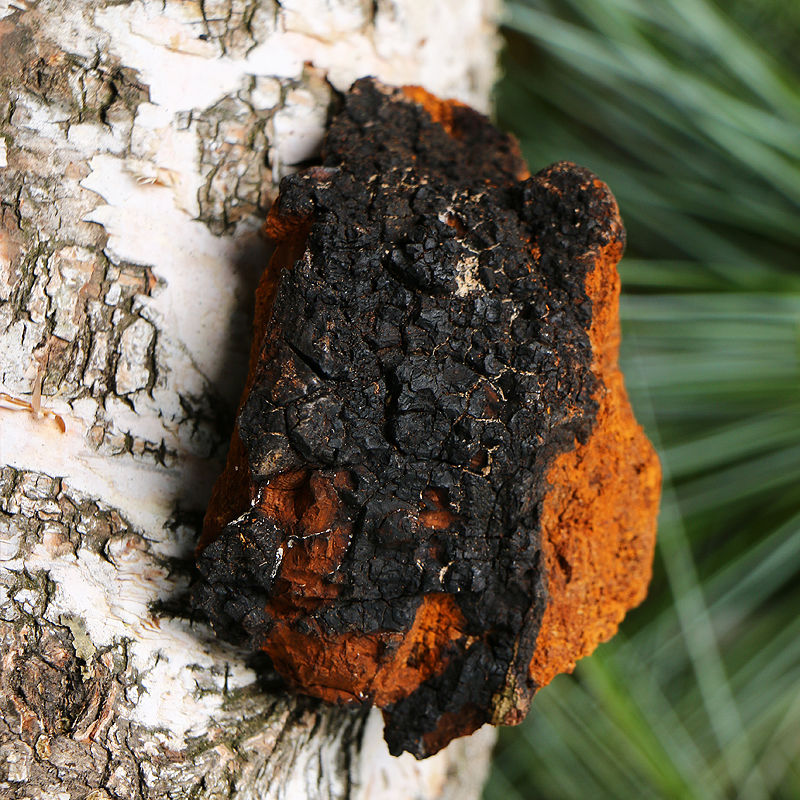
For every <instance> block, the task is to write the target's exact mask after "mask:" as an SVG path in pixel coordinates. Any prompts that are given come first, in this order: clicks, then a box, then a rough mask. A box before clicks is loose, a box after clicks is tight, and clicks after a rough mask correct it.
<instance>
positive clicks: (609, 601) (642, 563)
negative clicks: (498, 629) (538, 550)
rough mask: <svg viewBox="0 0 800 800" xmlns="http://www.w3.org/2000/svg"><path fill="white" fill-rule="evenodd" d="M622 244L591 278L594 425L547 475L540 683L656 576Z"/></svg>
mask: <svg viewBox="0 0 800 800" xmlns="http://www.w3.org/2000/svg"><path fill="white" fill-rule="evenodd" d="M621 251H622V245H621V243H620V242H618V241H615V242H612V243H611V244H610V245H607V246H606V247H605V248H603V250H602V251H601V252H600V253H599V254H598V256H597V258H596V261H595V265H594V269H593V270H592V271H591V272H590V274H589V275H588V278H587V293H588V294H589V297H590V298H591V300H592V304H593V309H594V313H593V318H592V325H591V328H590V331H589V337H590V340H591V343H592V349H593V354H594V363H593V367H592V369H593V371H594V373H595V374H596V375H597V377H598V378H599V383H600V387H601V388H600V389H599V390H598V393H597V394H596V396H595V399H596V401H597V402H598V404H599V408H598V411H597V418H596V423H595V428H594V430H593V432H592V435H591V437H590V438H589V440H588V441H587V442H586V443H585V444H580V443H577V446H576V448H575V449H574V450H572V451H570V452H567V453H563V454H562V455H560V456H559V457H558V458H557V459H556V460H555V462H554V463H553V465H552V467H551V468H550V470H549V472H548V476H547V477H548V482H549V483H550V485H551V487H552V488H551V489H550V490H549V491H548V493H547V495H546V497H545V500H544V507H543V513H542V548H543V551H544V555H545V561H546V565H547V576H548V593H549V598H548V602H547V607H546V610H545V612H544V618H543V620H542V625H541V628H540V631H539V635H538V638H537V642H536V650H535V652H534V656H533V660H532V662H531V666H530V674H531V677H532V678H533V679H534V680H535V681H536V683H537V684H538V686H539V687H542V686H545V685H546V684H547V683H549V682H550V681H551V680H552V679H553V678H554V677H555V676H556V675H558V674H559V673H561V672H571V671H572V669H573V668H574V667H575V662H576V661H577V660H578V659H579V658H582V657H583V656H586V655H588V654H589V653H591V652H592V651H593V650H594V649H595V647H596V646H597V645H598V644H599V643H601V642H604V641H606V640H607V639H609V638H610V637H611V636H613V634H614V633H615V632H616V630H617V627H618V625H619V623H620V622H621V620H622V618H623V617H624V615H625V613H626V611H628V610H629V609H630V608H632V607H634V606H636V605H637V604H638V603H640V602H641V601H642V600H643V599H644V596H645V594H646V592H647V584H648V582H649V580H650V574H651V564H652V559H653V549H654V546H655V533H656V515H657V511H658V502H659V495H660V486H661V470H660V466H659V462H658V457H657V456H656V453H655V451H654V450H653V447H652V445H651V444H650V442H649V441H648V440H647V438H646V437H645V435H644V432H643V431H642V429H641V427H640V426H639V425H638V423H637V422H636V420H635V419H634V417H633V412H632V410H631V407H630V403H629V401H628V396H627V394H626V392H625V385H624V382H623V378H622V373H621V372H620V370H619V367H618V366H617V356H618V352H619V338H620V333H619V276H618V274H617V270H616V263H617V261H618V260H619V257H620V255H621Z"/></svg>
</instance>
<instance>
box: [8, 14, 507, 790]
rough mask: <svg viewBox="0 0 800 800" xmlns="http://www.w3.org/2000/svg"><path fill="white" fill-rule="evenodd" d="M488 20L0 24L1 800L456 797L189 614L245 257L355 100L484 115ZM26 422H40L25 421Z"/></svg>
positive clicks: (147, 17)
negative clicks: (335, 113) (411, 92)
mask: <svg viewBox="0 0 800 800" xmlns="http://www.w3.org/2000/svg"><path fill="white" fill-rule="evenodd" d="M494 12H495V8H494V3H493V2H491V0H466V2H465V1H464V0H440V2H437V3H418V2H413V1H412V0H377V2H369V0H282V1H281V2H280V3H278V2H272V1H271V0H257V1H251V0H202V2H199V1H197V0H195V1H193V0H164V2H159V3H131V2H124V1H123V2H118V1H117V0H74V1H72V2H67V3H65V2H55V1H54V0H52V1H51V0H39V1H38V2H37V1H36V0H14V2H13V4H10V3H8V2H6V1H5V0H0V384H1V385H0V463H1V464H2V470H1V471H0V651H1V652H0V796H2V797H3V798H6V797H9V798H27V797H30V798H59V800H66V798H85V797H91V798H93V800H105V799H106V798H109V797H111V798H125V800H129V798H134V799H135V800H139V799H142V798H172V800H178V799H179V798H186V797H192V798H256V797H257V798H259V800H261V799H262V798H304V797H308V798H351V799H352V800H355V798H378V797H386V798H392V799H394V798H399V799H400V800H402V798H406V797H414V798H417V797H424V798H440V797H459V798H471V797H477V796H478V794H479V792H480V786H481V783H482V779H483V775H484V774H485V769H486V764H487V759H488V755H489V751H490V748H491V742H492V739H491V736H489V735H485V736H484V735H483V734H481V737H482V738H477V739H472V740H470V741H469V742H466V743H465V744H464V745H463V746H462V745H459V746H458V747H456V748H448V750H446V751H445V752H444V753H442V757H441V758H438V757H437V759H436V760H433V761H432V762H424V763H422V764H418V763H417V762H416V761H415V760H414V759H413V758H411V757H410V756H407V757H405V758H403V759H392V758H391V757H390V756H389V755H388V751H387V750H386V747H385V745H384V743H383V740H382V738H381V735H380V727H381V723H380V716H379V715H378V716H377V717H376V716H375V715H374V714H373V715H365V714H363V713H361V712H360V711H358V710H356V711H351V710H342V709H337V708H333V707H329V706H326V705H324V704H322V703H319V702H318V701H312V700H308V699H305V700H302V699H300V700H298V699H294V698H291V697H288V696H287V695H286V693H285V692H284V691H283V690H280V691H276V690H275V689H274V687H273V686H272V685H271V684H269V685H268V684H267V683H265V682H259V680H258V677H257V676H258V672H257V671H256V670H255V669H254V668H253V665H252V664H251V662H250V660H249V659H250V655H249V653H247V652H246V651H244V650H242V649H239V648H236V647H232V646H229V645H226V644H225V643H223V642H220V641H219V640H218V639H217V637H216V636H214V634H213V632H212V631H211V630H210V629H209V628H208V626H207V625H205V624H203V623H201V622H198V621H194V620H192V619H191V617H190V616H189V615H188V612H187V607H188V597H187V586H188V583H189V576H190V575H191V573H192V564H193V557H192V551H193V549H194V546H195V544H196V541H197V537H198V535H199V528H200V523H201V520H202V515H203V512H204V511H205V508H206V506H207V504H208V499H209V495H210V490H211V486H212V483H213V480H214V478H215V477H216V476H217V475H218V474H219V472H220V470H221V469H222V466H223V463H224V459H225V453H226V451H227V447H228V441H229V439H230V430H231V426H232V424H233V418H234V413H235V409H236V404H237V402H238V396H239V393H240V391H241V386H242V383H243V381H244V377H245V374H246V368H247V351H248V348H249V340H250V326H251V321H252V320H251V314H252V304H253V294H254V288H255V284H256V283H257V280H258V275H259V274H260V272H261V270H262V268H263V263H264V261H265V259H266V245H265V243H264V242H263V240H262V239H261V237H260V236H259V235H258V228H259V226H260V225H261V224H262V223H263V219H264V216H265V214H266V213H267V210H268V208H269V206H270V204H271V202H272V200H273V199H274V197H275V193H276V192H275V189H276V186H277V182H278V180H279V179H280V178H281V177H282V176H283V175H285V174H286V173H287V172H290V171H291V170H292V169H294V168H295V167H293V166H292V165H296V164H298V163H302V162H304V161H306V160H307V159H309V158H313V157H315V156H316V155H317V153H318V147H319V143H320V140H321V137H322V134H323V130H324V127H325V124H326V121H327V119H328V114H329V107H330V106H331V103H332V102H333V101H335V100H336V96H337V93H338V92H343V91H345V90H346V89H347V87H348V86H349V85H350V84H351V83H352V82H353V80H355V79H356V78H358V77H360V76H361V75H363V74H375V75H379V76H381V77H382V78H383V79H384V80H387V81H390V82H394V83H406V82H412V83H420V84H423V85H425V86H427V87H429V88H430V89H432V90H435V91H437V92H440V93H443V94H446V95H452V96H456V97H459V98H460V99H462V100H464V101H465V102H469V103H471V104H477V105H478V106H479V107H482V108H486V105H487V102H488V95H489V89H490V87H491V83H492V81H493V79H494V59H495V30H494V26H493V20H492V16H493V14H494ZM26 404H27V406H33V407H34V408H36V407H38V408H40V409H41V408H44V409H45V410H50V411H52V412H54V413H58V414H59V415H60V418H61V419H62V420H63V422H64V425H65V427H66V431H65V432H64V433H62V432H61V430H60V428H59V425H58V424H57V423H58V420H57V419H56V418H55V417H53V416H42V415H39V416H36V415H35V414H33V413H31V412H30V411H29V410H28V409H27V408H26Z"/></svg>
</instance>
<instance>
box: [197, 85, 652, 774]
mask: <svg viewBox="0 0 800 800" xmlns="http://www.w3.org/2000/svg"><path fill="white" fill-rule="evenodd" d="M266 231H267V233H268V235H269V236H270V237H271V238H272V239H273V240H274V241H275V243H276V250H275V253H274V255H273V257H272V260H271V262H270V264H269V266H268V267H267V269H266V271H265V273H264V275H263V278H262V280H261V283H260V285H259V288H258V293H257V299H256V303H257V310H256V323H255V340H254V344H253V349H252V354H251V361H250V371H249V375H248V380H247V386H246V388H245V392H244V396H243V400H242V404H241V407H240V411H239V416H238V420H237V424H236V428H235V431H234V434H233V440H232V443H231V449H230V454H229V457H228V463H227V467H226V469H225V472H224V473H223V475H222V476H221V477H220V479H219V480H218V482H217V484H216V486H215V489H214V494H213V498H212V501H211V505H210V507H209V509H208V513H207V516H206V520H205V526H204V531H203V535H202V538H201V541H200V544H199V547H198V556H197V563H198V567H199V570H200V573H201V575H202V582H201V583H200V584H199V586H198V587H197V588H196V590H195V603H196V605H197V606H198V607H199V608H200V609H201V610H202V611H203V612H204V613H205V615H206V616H207V618H208V619H209V620H210V622H211V624H212V625H213V626H214V627H215V628H216V629H217V630H218V631H219V632H220V633H221V634H223V635H226V636H228V637H233V638H235V639H237V640H239V641H244V642H246V643H248V644H249V646H250V647H252V648H256V649H260V650H263V651H265V652H266V653H267V654H268V655H269V656H270V657H271V659H272V662H273V664H274V666H275V668H276V669H277V670H278V671H279V672H280V673H281V675H283V676H284V678H285V679H286V680H287V681H288V682H289V684H290V685H291V686H293V687H294V688H296V690H297V691H299V692H303V693H306V694H309V695H313V696H315V697H319V698H322V699H324V700H327V701H330V702H334V703H346V704H374V705H377V706H379V707H380V708H382V709H383V712H384V716H385V723H386V724H385V736H386V740H387V742H388V744H389V748H390V750H391V752H393V753H395V754H398V753H400V752H402V751H410V752H412V753H413V754H415V755H416V756H417V757H420V758H421V757H425V756H428V755H430V754H432V753H435V752H436V751H438V750H439V749H441V748H442V747H444V746H445V745H446V744H447V743H448V742H449V741H450V740H452V739H453V738H455V737H457V736H462V735H465V734H468V733H470V732H472V731H473V730H475V729H476V728H478V727H479V726H481V725H483V724H484V723H486V722H491V723H493V724H500V723H506V724H509V723H510V724H513V723H516V722H519V721H521V720H522V719H523V717H524V716H525V714H526V712H527V709H528V707H529V705H530V702H531V699H532V697H533V695H534V694H535V692H536V691H537V690H538V689H539V688H541V687H542V686H544V685H545V684H546V683H547V682H548V681H550V679H551V678H552V677H553V676H554V675H556V674H557V673H559V672H563V671H568V670H570V669H572V667H573V666H574V664H575V661H576V659H578V658H580V657H581V656H584V655H587V654H588V653H589V652H591V651H592V650H593V649H594V647H595V646H596V645H597V644H598V643H599V642H602V641H604V640H606V639H607V638H609V637H610V636H611V635H612V634H613V633H614V632H615V630H616V628H617V625H618V624H619V622H620V620H621V619H622V617H623V615H624V614H625V612H626V610H627V609H629V608H631V607H632V606H634V605H636V604H637V603H639V602H640V601H641V600H642V598H643V597H644V594H645V591H646V586H647V582H648V580H649V576H650V570H651V561H652V556H653V546H654V537H655V517H656V511H657V505H658V497H659V483H660V476H659V466H658V461H657V459H656V456H655V454H654V451H653V449H652V447H651V446H650V444H649V442H648V441H647V439H646V438H645V436H644V434H643V433H642V430H641V428H640V427H639V426H638V425H637V423H636V421H635V420H634V418H633V415H632V413H631V410H630V406H629V404H628V400H627V397H626V394H625V389H624V386H623V382H622V376H621V374H620V372H619V369H618V367H617V347H618V341H619V324H618V316H617V305H618V295H619V280H618V277H617V273H616V269H615V264H616V262H617V261H618V259H619V257H620V255H621V253H622V248H623V243H624V236H625V234H624V230H623V227H622V223H621V221H620V217H619V214H618V210H617V205H616V202H615V201H614V198H613V196H612V195H611V193H610V191H609V190H608V188H607V187H606V186H605V184H603V183H602V182H601V181H600V180H598V179H597V178H596V177H595V176H594V175H592V174H591V173H590V172H588V171H587V170H585V169H583V168H581V167H578V166H575V165H574V164H569V163H559V164H554V165H553V166H550V167H548V168H547V169H545V170H542V171H541V172H539V173H537V174H535V175H531V174H530V173H529V172H528V170H527V168H526V166H525V164H524V162H523V161H522V159H521V156H520V154H519V151H518V148H517V146H516V143H515V142H514V140H513V139H512V138H511V137H509V136H506V135H504V134H502V133H500V132H498V131H497V130H496V129H495V128H494V127H493V126H492V125H491V124H490V123H489V121H488V120H487V119H486V118H485V117H483V116H482V115H480V114H478V113H477V112H475V111H473V110H472V109H470V108H468V107H466V106H464V105H461V104H459V103H457V102H452V101H446V102H445V101H440V100H438V99H437V98H435V97H433V96H432V95H429V94H428V93H427V92H425V91H424V90H422V89H419V88H415V87H405V88H402V89H395V88H390V87H387V86H383V85H381V84H379V83H378V82H376V81H374V80H371V79H364V80H361V81H358V82H357V83H356V84H355V85H354V86H353V87H352V89H351V90H350V92H349V93H348V94H347V95H346V97H345V98H344V103H343V107H342V108H341V110H340V111H339V113H338V115H337V116H336V117H335V119H334V120H333V122H332V124H331V126H330V129H329V131H328V133H327V137H326V139H325V144H324V152H323V162H322V166H317V167H312V168H310V169H306V170H304V171H301V172H299V173H297V174H295V175H292V176H290V177H287V178H285V179H284V180H283V182H282V183H281V189H280V195H279V197H278V198H277V200H276V201H275V204H274V206H273V207H272V210H271V211H270V213H269V216H268V219H267V222H266Z"/></svg>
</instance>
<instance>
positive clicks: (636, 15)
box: [485, 0, 800, 800]
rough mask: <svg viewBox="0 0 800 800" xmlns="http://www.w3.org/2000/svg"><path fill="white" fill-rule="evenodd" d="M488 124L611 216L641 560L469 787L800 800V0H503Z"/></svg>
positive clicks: (508, 793)
mask: <svg viewBox="0 0 800 800" xmlns="http://www.w3.org/2000/svg"><path fill="white" fill-rule="evenodd" d="M505 26H506V27H505V34H506V41H507V43H506V52H505V56H504V70H505V76H504V78H503V80H502V81H501V82H500V84H499V86H498V93H497V116H498V119H499V122H500V125H501V127H503V128H504V129H506V130H511V131H513V132H514V133H515V134H516V135H517V136H518V137H519V139H520V141H521V144H522V148H523V151H524V153H525V156H526V159H527V160H528V163H529V164H530V166H531V169H532V170H533V171H536V170H538V169H539V168H542V167H544V166H546V165H547V164H549V163H551V162H553V161H558V160H563V159H567V160H571V161H576V162H578V163H580V164H583V165H585V166H588V167H589V168H590V169H592V170H593V171H594V172H596V173H597V174H598V175H599V176H600V177H601V178H603V179H604V180H605V181H606V182H607V183H609V185H610V186H611V188H612V190H613V191H614V193H615V195H616V197H617V199H618V200H619V204H620V207H621V209H622V214H623V218H624V219H625V222H626V226H627V228H628V249H627V252H626V255H625V258H624V259H623V262H622V264H621V267H620V271H621V273H622V279H623V293H624V295H623V301H622V318H623V365H622V366H623V370H624V371H625V374H626V380H627V385H628V389H629V392H630V395H631V400H632V402H633V405H634V408H635V410H636V413H637V417H638V419H639V420H640V421H641V422H642V423H643V424H644V426H645V428H646V429H647V432H648V434H649V436H650V437H651V439H652V441H653V442H654V444H655V445H656V447H657V448H658V449H659V451H660V454H661V458H662V464H663V466H664V475H665V482H664V497H663V503H662V510H661V516H660V521H659V544H658V552H657V555H656V563H655V575H654V579H653V584H652V587H651V591H650V595H649V597H648V599H647V600H646V601H645V603H644V604H643V605H642V606H641V607H640V608H638V609H636V610H635V611H634V612H632V613H631V614H629V616H628V618H627V619H626V621H625V623H624V625H623V627H622V629H621V631H620V633H619V634H618V635H617V636H616V637H615V638H614V639H613V640H612V641H611V642H609V643H608V644H605V645H603V646H601V647H600V648H599V650H598V651H597V652H596V654H595V655H594V656H592V657H591V658H590V659H586V660H584V661H583V662H581V663H580V664H579V666H578V668H577V670H576V672H575V674H574V675H573V676H566V675H565V676H560V677H558V678H556V680H555V681H554V682H553V683H552V684H551V685H550V686H549V687H547V688H546V689H545V690H544V691H542V692H541V693H540V694H539V695H538V696H537V698H536V700H535V701H534V704H533V708H532V711H531V714H530V715H529V717H528V719H527V721H526V722H525V723H524V724H523V725H521V726H520V727H519V728H513V729H504V730H503V731H502V733H501V736H500V743H499V745H498V749H497V752H496V757H495V762H494V769H493V772H492V774H491V777H490V780H489V783H488V785H487V788H486V792H485V798H486V800H495V798H497V799H498V800H499V798H502V799H503V800H517V799H518V798H524V800H537V798H546V799H547V800H550V799H551V798H552V799H553V800H562V798H564V799H566V798H581V800H583V799H584V798H592V799H593V800H594V799H595V798H615V799H617V800H618V799H619V798H648V797H657V798H712V799H713V800H717V799H718V798H733V797H741V798H800V367H799V358H798V354H799V352H800V336H799V332H800V213H799V212H800V35H799V34H800V2H797V0H718V2H716V3H715V2H712V0H507V2H506V4H505Z"/></svg>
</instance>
